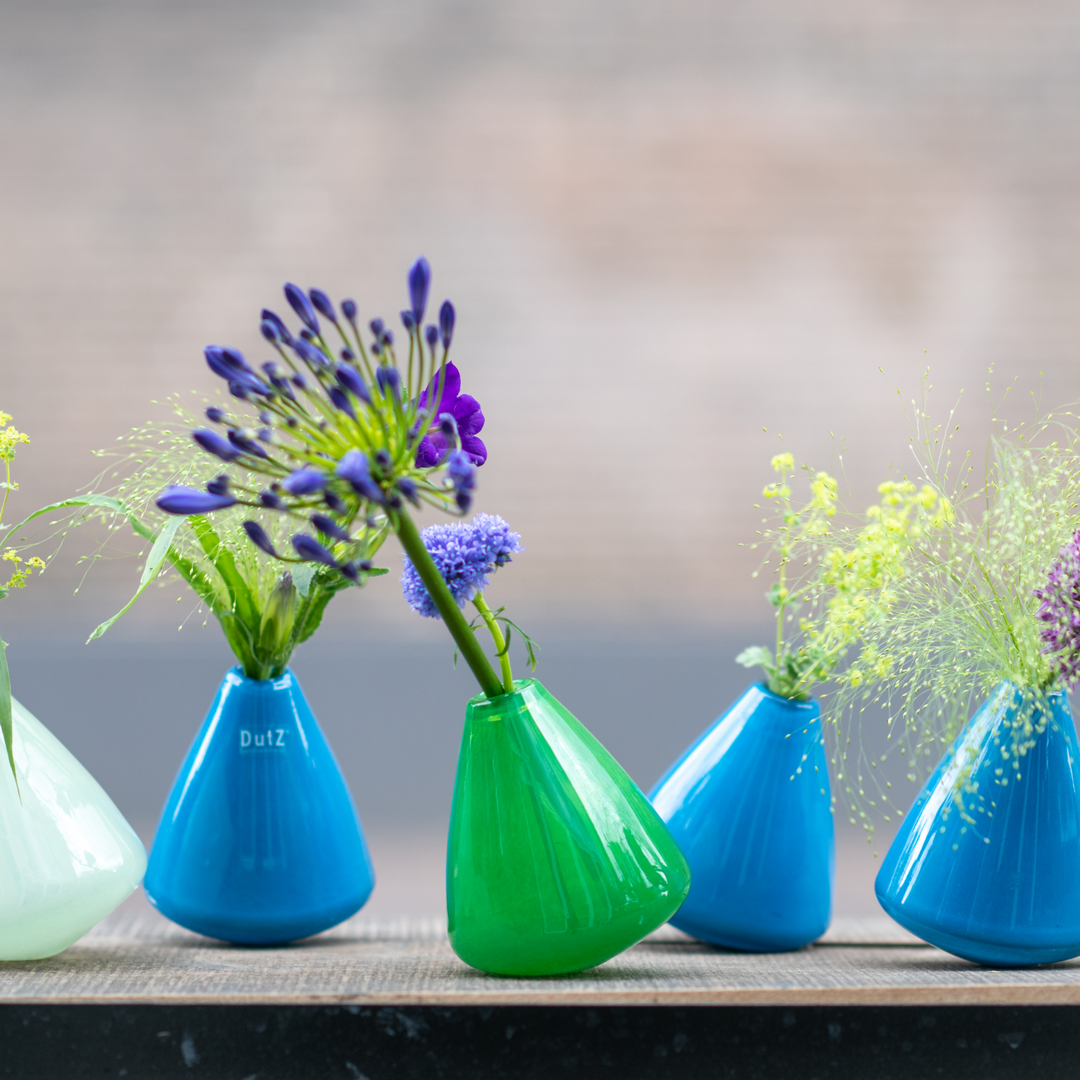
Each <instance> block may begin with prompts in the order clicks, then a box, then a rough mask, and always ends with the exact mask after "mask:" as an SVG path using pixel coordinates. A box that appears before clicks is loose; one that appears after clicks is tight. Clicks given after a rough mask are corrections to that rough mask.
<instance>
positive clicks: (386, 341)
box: [381, 330, 394, 345]
mask: <svg viewBox="0 0 1080 1080" xmlns="http://www.w3.org/2000/svg"><path fill="white" fill-rule="evenodd" d="M381 340H382V343H383V345H393V344H394V335H393V334H392V333H391V332H390V331H389V330H384V331H383V332H382V338H381Z"/></svg>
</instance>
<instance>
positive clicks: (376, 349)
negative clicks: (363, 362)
mask: <svg viewBox="0 0 1080 1080" xmlns="http://www.w3.org/2000/svg"><path fill="white" fill-rule="evenodd" d="M371 355H372V356H381V355H382V346H381V345H380V344H379V343H378V342H377V341H373V342H372V343H371Z"/></svg>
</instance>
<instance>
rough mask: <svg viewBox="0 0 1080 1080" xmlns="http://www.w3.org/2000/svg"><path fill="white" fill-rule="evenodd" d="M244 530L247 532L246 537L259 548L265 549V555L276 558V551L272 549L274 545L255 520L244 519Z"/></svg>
mask: <svg viewBox="0 0 1080 1080" xmlns="http://www.w3.org/2000/svg"><path fill="white" fill-rule="evenodd" d="M243 528H244V532H246V533H247V534H248V539H249V540H250V541H251V542H252V543H253V544H254V545H255V546H256V547H257V548H258V549H259V550H260V551H265V552H266V554H267V555H271V556H273V557H274V558H275V559H276V558H277V552H276V551H275V550H274V545H273V543H272V542H271V540H270V537H269V536H267V534H266V530H265V529H264V528H263V527H262V526H261V525H260V524H259V523H258V522H257V521H245V522H244V525H243Z"/></svg>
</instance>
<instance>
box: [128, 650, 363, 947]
mask: <svg viewBox="0 0 1080 1080" xmlns="http://www.w3.org/2000/svg"><path fill="white" fill-rule="evenodd" d="M374 885H375V875H374V871H373V870H372V867H371V858H370V856H369V855H368V850H367V844H366V843H365V842H364V835H363V833H362V832H361V829H360V819H359V818H358V817H357V814H356V809H355V807H354V806H353V802H352V798H351V797H350V795H349V789H348V788H347V787H346V785H345V779H344V777H343V776H342V775H341V771H340V770H339V769H338V766H337V762H336V761H335V760H334V755H333V754H332V753H331V751H330V747H329V746H328V745H327V742H326V739H325V738H324V737H323V733H322V732H321V731H320V730H319V725H318V724H317V723H316V722H315V717H314V716H313V715H312V713H311V709H310V708H309V706H308V703H307V700H306V699H305V698H304V694H303V691H302V690H301V689H300V684H299V683H298V682H297V680H296V677H295V676H294V675H293V674H292V672H291V671H286V672H285V674H284V675H282V676H281V677H280V678H276V679H264V680H256V679H249V678H247V677H246V676H245V675H244V674H243V672H242V671H241V669H240V668H233V669H232V671H230V672H229V673H228V674H227V675H226V676H225V678H224V680H223V681H222V683H221V687H220V688H219V690H218V693H217V697H216V698H215V699H214V703H213V705H211V707H210V712H209V714H208V715H207V717H206V721H205V722H204V724H203V726H202V729H201V730H200V731H199V733H198V735H197V736H196V737H195V742H194V744H193V745H192V747H191V750H190V751H189V752H188V756H187V759H186V760H185V761H184V764H183V766H182V767H181V769H180V775H179V776H178V777H177V779H176V783H175V784H174V785H173V789H172V792H171V794H170V795H169V800H168V802H167V803H166V804H165V810H164V812H163V814H162V817H161V824H160V825H159V826H158V832H157V836H156V838H155V840H154V846H153V849H152V851H151V853H150V863H149V866H148V867H147V870H146V879H145V882H144V886H145V889H146V895H147V897H148V898H149V900H150V902H151V903H152V904H153V905H154V906H155V907H156V908H157V909H158V910H159V911H160V912H161V913H162V914H163V915H166V916H168V917H169V918H170V919H172V920H173V922H177V923H179V924H180V925H181V926H185V927H187V928H188V929H189V930H194V931H196V932H197V933H200V934H205V935H207V936H208V937H214V938H220V939H222V940H223V941H232V942H237V943H239V944H244V945H275V944H281V943H284V942H287V941H295V940H296V939H298V938H303V937H308V936H309V935H311V934H317V933H318V932H319V931H320V930H326V929H328V928H329V927H331V926H335V925H336V924H337V923H339V922H341V921H342V920H344V919H347V918H348V917H349V916H350V915H352V914H353V913H354V912H356V911H359V909H360V908H361V907H362V906H363V905H364V903H365V902H366V900H367V898H368V897H369V896H370V895H371V890H372V888H373V887H374Z"/></svg>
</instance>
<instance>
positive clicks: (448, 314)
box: [439, 300, 457, 349]
mask: <svg viewBox="0 0 1080 1080" xmlns="http://www.w3.org/2000/svg"><path fill="white" fill-rule="evenodd" d="M456 318H457V315H456V313H455V311H454V305H453V304H451V303H450V301H449V300H444V301H443V306H442V307H441V308H439V333H440V334H441V335H442V343H443V348H444V349H449V348H450V339H451V338H452V337H453V336H454V322H455V320H456Z"/></svg>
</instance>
